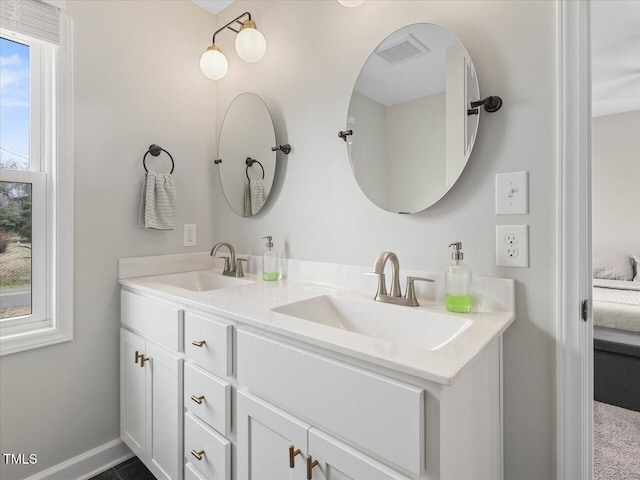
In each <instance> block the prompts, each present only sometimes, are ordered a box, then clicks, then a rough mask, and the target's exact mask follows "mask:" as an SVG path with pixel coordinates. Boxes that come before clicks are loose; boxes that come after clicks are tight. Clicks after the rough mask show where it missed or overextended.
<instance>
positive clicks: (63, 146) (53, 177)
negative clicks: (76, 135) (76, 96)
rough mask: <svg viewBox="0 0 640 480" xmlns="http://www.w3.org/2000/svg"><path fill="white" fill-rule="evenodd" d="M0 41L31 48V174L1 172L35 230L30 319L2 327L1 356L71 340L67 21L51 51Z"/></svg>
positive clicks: (34, 43) (17, 37)
mask: <svg viewBox="0 0 640 480" xmlns="http://www.w3.org/2000/svg"><path fill="white" fill-rule="evenodd" d="M0 36H2V37H4V38H6V39H7V40H11V41H17V42H20V43H24V44H26V45H29V46H30V64H31V88H30V90H31V99H32V100H31V106H30V107H31V116H30V126H31V134H30V139H29V143H30V152H29V170H28V171H19V170H6V169H2V170H0V173H1V174H2V180H3V181H17V182H21V183H31V185H32V202H33V203H32V205H33V206H32V215H33V217H32V228H33V229H34V230H33V231H32V269H33V270H32V271H33V272H34V273H33V276H32V299H33V300H32V315H27V316H22V317H14V318H11V319H6V320H4V321H2V322H1V323H0V356H3V355H7V354H11V353H16V352H21V351H25V350H29V349H32V348H38V347H43V346H47V345H52V344H55V343H60V342H65V341H69V340H72V339H73V158H72V141H73V139H72V112H73V105H72V78H73V75H72V69H71V68H72V62H71V58H72V19H71V18H70V17H69V16H67V15H64V14H61V15H60V45H59V46H58V47H57V48H56V47H55V46H53V45H51V44H48V43H46V42H43V41H40V40H37V39H34V38H31V37H28V36H25V35H21V34H19V33H15V32H11V31H8V30H7V29H4V28H0ZM34 71H36V73H37V75H34ZM34 99H35V102H34ZM43 197H44V200H43ZM37 200H38V204H37V205H36V201H37ZM43 244H44V245H43ZM37 252H40V253H39V256H41V257H42V259H41V260H38V261H35V257H36V254H37ZM36 268H37V271H36ZM43 282H44V284H45V286H44V288H43V286H42V285H43ZM36 289H37V290H38V291H37V292H36Z"/></svg>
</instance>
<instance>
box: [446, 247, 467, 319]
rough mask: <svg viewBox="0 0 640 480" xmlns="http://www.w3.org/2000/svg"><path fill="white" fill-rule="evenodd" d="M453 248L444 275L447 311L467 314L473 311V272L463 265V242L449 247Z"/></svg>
mask: <svg viewBox="0 0 640 480" xmlns="http://www.w3.org/2000/svg"><path fill="white" fill-rule="evenodd" d="M449 246H450V247H452V248H453V253H451V258H452V259H453V263H452V264H451V265H449V267H448V268H447V271H446V272H445V275H444V283H445V293H446V300H445V304H446V307H447V310H449V311H450V312H458V313H467V312H470V311H471V270H470V269H469V267H467V266H466V265H464V264H463V263H462V259H463V258H464V255H463V253H462V242H455V243H452V244H451V245H449Z"/></svg>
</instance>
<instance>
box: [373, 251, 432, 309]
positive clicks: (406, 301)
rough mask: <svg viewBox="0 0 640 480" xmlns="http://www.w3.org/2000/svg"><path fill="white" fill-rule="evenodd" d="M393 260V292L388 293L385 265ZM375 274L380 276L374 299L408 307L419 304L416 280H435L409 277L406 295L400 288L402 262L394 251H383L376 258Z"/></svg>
mask: <svg viewBox="0 0 640 480" xmlns="http://www.w3.org/2000/svg"><path fill="white" fill-rule="evenodd" d="M388 261H390V262H391V275H392V277H393V278H392V279H391V293H390V294H389V293H387V283H386V278H385V274H384V267H385V266H386V264H387V262H388ZM373 275H377V276H378V291H377V292H376V296H375V297H374V300H376V301H378V302H384V303H393V304H394V305H405V306H408V307H417V306H419V303H418V299H417V298H416V290H415V287H414V282H415V281H416V280H418V281H423V282H433V280H431V279H430V278H423V277H407V287H406V288H405V292H404V297H403V296H402V292H401V290H400V262H399V261H398V256H397V255H396V254H395V253H393V252H382V253H381V254H380V255H378V258H376V263H375V264H374V265H373Z"/></svg>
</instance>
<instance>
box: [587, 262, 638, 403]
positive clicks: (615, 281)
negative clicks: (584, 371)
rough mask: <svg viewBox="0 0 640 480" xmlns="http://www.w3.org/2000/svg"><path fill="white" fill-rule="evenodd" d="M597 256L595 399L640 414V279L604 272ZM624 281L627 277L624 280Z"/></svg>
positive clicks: (633, 266) (635, 271) (633, 272)
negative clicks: (600, 267) (639, 412)
mask: <svg viewBox="0 0 640 480" xmlns="http://www.w3.org/2000/svg"><path fill="white" fill-rule="evenodd" d="M596 258H597V257H596V256H594V276H600V277H602V276H604V277H608V278H594V279H593V325H594V331H593V340H594V396H595V399H596V400H597V401H600V402H604V403H609V404H611V405H616V406H619V407H622V408H626V409H629V410H635V411H640V278H637V277H638V275H639V272H638V267H637V265H638V263H637V260H634V258H633V257H632V256H628V257H627V258H628V259H629V260H628V261H630V265H631V271H630V272H629V271H625V272H624V273H620V272H616V273H613V274H612V273H611V268H609V271H608V273H607V272H605V273H603V272H602V269H599V268H598V267H599V266H602V262H599V261H597V260H596ZM620 278H624V279H623V280H621V279H620Z"/></svg>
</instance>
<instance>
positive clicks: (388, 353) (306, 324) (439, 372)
mask: <svg viewBox="0 0 640 480" xmlns="http://www.w3.org/2000/svg"><path fill="white" fill-rule="evenodd" d="M326 265H328V264H326ZM206 271H207V272H208V273H211V272H216V273H218V274H219V273H220V270H219V269H218V268H216V269H211V268H209V269H207V270H206ZM160 277H161V275H150V276H144V277H130V278H121V279H120V280H119V283H120V284H121V285H122V286H123V287H124V288H126V289H128V290H132V291H135V292H140V293H145V294H151V295H157V296H159V297H161V299H162V300H165V301H171V302H175V303H179V304H183V305H184V306H185V307H189V306H193V307H197V308H199V309H202V310H205V311H209V312H211V313H214V314H218V315H222V316H224V317H227V318H229V319H233V320H235V321H237V322H238V323H239V324H244V325H249V326H251V327H254V328H258V329H262V330H265V331H268V332H273V333H275V334H278V335H282V336H284V337H289V338H292V339H296V340H298V341H302V342H305V343H309V344H311V345H315V346H317V347H321V348H324V349H327V350H330V351H334V352H337V353H340V354H343V355H347V356H350V357H353V358H357V359H360V360H363V361H367V362H371V363H372V364H375V365H379V366H382V367H386V368H389V369H392V370H395V371H399V372H403V373H406V374H409V375H413V376H415V377H418V378H422V379H425V380H430V381H433V382H436V383H439V384H442V385H451V383H452V382H453V381H454V378H455V376H456V375H457V374H458V372H460V371H461V370H462V368H463V367H464V366H465V365H466V364H467V363H468V362H469V361H470V360H471V359H472V358H473V357H474V356H475V355H476V354H478V353H479V352H480V351H481V350H482V349H483V348H484V347H485V346H486V345H487V344H489V342H491V341H492V340H493V339H494V338H496V337H497V336H499V335H501V334H502V333H503V332H504V331H505V330H506V329H507V327H508V326H509V325H510V324H511V323H512V322H513V320H514V319H515V314H514V310H515V309H514V308H513V296H514V282H513V280H506V279H487V281H488V282H499V285H500V289H501V290H502V292H501V294H502V295H507V296H509V295H510V296H511V298H507V301H506V302H505V303H506V304H507V305H510V306H511V308H508V311H493V312H472V313H467V314H456V313H451V312H447V311H446V309H445V308H444V304H443V302H442V301H434V300H424V299H420V298H419V299H420V306H419V307H404V306H394V307H395V308H398V309H405V308H412V309H413V308H417V309H421V310H424V311H427V312H434V313H438V314H446V315H453V316H459V317H461V318H464V319H466V320H471V321H472V323H471V325H470V326H469V327H468V328H467V329H466V330H464V331H463V332H461V333H460V334H458V335H457V336H456V337H455V338H454V339H453V340H451V341H450V342H448V343H447V344H445V345H444V346H442V347H440V348H438V349H436V350H426V349H421V348H419V346H418V345H415V344H405V343H401V342H391V341H385V340H381V339H377V338H373V337H369V336H366V335H361V334H358V333H354V332H350V331H346V330H340V329H337V328H333V327H330V326H326V325H322V324H319V323H315V322H311V321H307V320H303V319H299V318H295V317H291V316H288V315H283V314H279V313H275V312H272V311H271V309H272V308H274V307H278V306H282V305H286V304H289V303H292V302H297V301H301V300H305V299H308V298H311V297H316V296H319V295H338V296H343V297H352V298H359V299H365V300H370V301H372V302H373V301H374V300H373V299H372V297H373V293H375V292H370V293H367V292H364V291H358V290H354V289H349V288H345V287H333V286H328V285H322V284H319V283H313V282H309V281H304V280H299V279H297V280H291V279H289V280H279V281H275V282H267V281H263V280H262V278H261V277H259V276H256V275H253V274H246V276H245V279H246V280H251V281H254V282H255V283H251V284H248V285H241V286H237V287H230V288H224V289H219V290H211V291H204V292H197V291H191V290H186V289H183V288H178V287H174V286H171V285H168V284H166V283H162V282H161V281H160ZM480 278H482V277H480ZM474 281H477V280H476V279H474ZM480 281H481V280H480ZM419 297H420V295H419ZM389 321H393V319H390V320H389Z"/></svg>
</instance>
